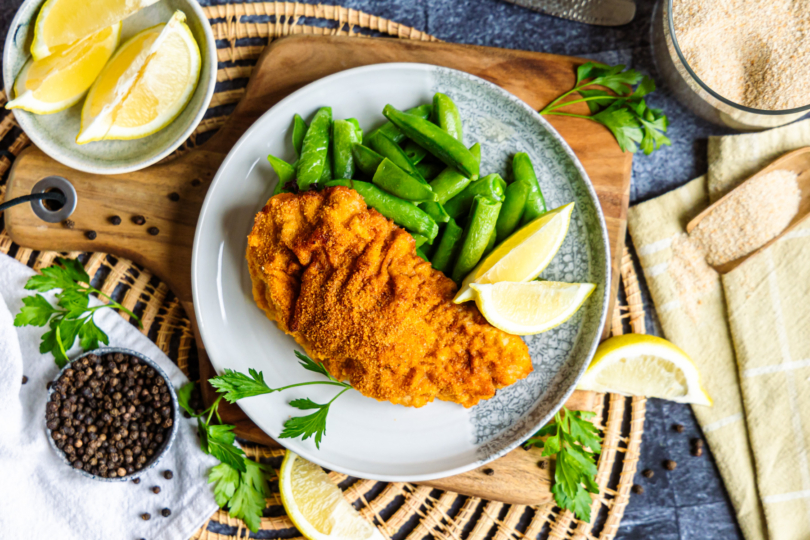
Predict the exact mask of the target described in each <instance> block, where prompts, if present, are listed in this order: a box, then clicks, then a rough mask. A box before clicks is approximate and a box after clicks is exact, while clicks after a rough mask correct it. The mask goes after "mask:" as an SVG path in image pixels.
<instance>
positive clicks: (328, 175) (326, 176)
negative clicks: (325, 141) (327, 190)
mask: <svg viewBox="0 0 810 540" xmlns="http://www.w3.org/2000/svg"><path fill="white" fill-rule="evenodd" d="M329 135H330V137H329V139H330V140H329V146H327V147H326V161H325V162H324V164H323V172H322V173H321V179H320V180H318V182H320V184H321V185H324V184H325V183H327V182H328V181H329V180H331V179H332V178H333V175H332V160H333V159H334V158H333V157H332V154H333V153H334V141H333V140H331V139H332V137H331V135H332V126H331V124H330V125H329Z"/></svg>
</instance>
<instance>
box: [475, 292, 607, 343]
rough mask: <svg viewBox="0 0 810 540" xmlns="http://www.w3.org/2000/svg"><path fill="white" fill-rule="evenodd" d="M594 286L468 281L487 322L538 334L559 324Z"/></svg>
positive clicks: (511, 330)
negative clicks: (470, 282)
mask: <svg viewBox="0 0 810 540" xmlns="http://www.w3.org/2000/svg"><path fill="white" fill-rule="evenodd" d="M595 288H596V286H595V285H592V284H590V283H559V282H555V281H529V282H527V283H521V282H517V283H516V282H511V281H502V282H500V283H494V284H491V283H472V284H470V289H471V290H472V292H473V297H474V299H475V305H477V306H478V310H479V311H480V312H481V314H482V315H483V316H484V318H485V319H486V320H487V321H489V324H491V325H492V326H494V327H495V328H499V329H501V330H503V331H504V332H506V333H508V334H516V335H518V336H528V335H531V334H539V333H540V332H546V331H548V330H551V329H552V328H554V327H555V326H559V325H561V324H562V323H564V322H565V321H567V320H568V319H570V318H571V317H572V316H573V315H574V313H576V312H577V310H578V309H579V308H580V307H581V306H582V304H584V303H585V300H587V299H588V297H589V296H590V295H591V293H592V292H593V290H594V289H595Z"/></svg>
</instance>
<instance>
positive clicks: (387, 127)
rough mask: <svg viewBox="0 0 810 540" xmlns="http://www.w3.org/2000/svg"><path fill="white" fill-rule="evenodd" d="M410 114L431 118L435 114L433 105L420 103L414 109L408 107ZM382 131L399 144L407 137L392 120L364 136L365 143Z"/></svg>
mask: <svg viewBox="0 0 810 540" xmlns="http://www.w3.org/2000/svg"><path fill="white" fill-rule="evenodd" d="M406 112H407V113H408V114H413V115H416V116H419V117H420V118H425V119H427V118H430V115H431V114H433V105H430V104H428V105H419V106H418V107H414V108H413V109H408V110H407V111H406ZM377 132H380V133H382V134H383V135H385V136H386V137H388V138H389V139H391V140H392V141H394V142H395V143H397V144H399V143H401V142H402V141H403V140H404V139H405V134H404V133H402V132H401V131H400V130H399V128H397V126H395V125H394V124H392V123H391V122H386V123H385V124H383V125H381V126H380V127H378V128H377V129H375V130H373V131H372V132H370V133H368V134H367V135H366V136H365V137H364V138H363V144H365V145H366V146H368V138H369V137H371V136H372V135H373V134H375V133H377Z"/></svg>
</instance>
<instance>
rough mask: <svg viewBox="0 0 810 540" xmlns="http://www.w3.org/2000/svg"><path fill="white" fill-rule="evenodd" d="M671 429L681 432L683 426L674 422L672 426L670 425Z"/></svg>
mask: <svg viewBox="0 0 810 540" xmlns="http://www.w3.org/2000/svg"><path fill="white" fill-rule="evenodd" d="M672 429H674V430H675V431H677V432H678V433H683V430H684V429H685V428H684V427H683V424H675V425H674V426H672Z"/></svg>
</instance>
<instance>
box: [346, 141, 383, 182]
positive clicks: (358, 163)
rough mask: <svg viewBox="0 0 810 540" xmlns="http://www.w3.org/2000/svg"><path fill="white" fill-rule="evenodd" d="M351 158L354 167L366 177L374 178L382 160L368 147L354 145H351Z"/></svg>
mask: <svg viewBox="0 0 810 540" xmlns="http://www.w3.org/2000/svg"><path fill="white" fill-rule="evenodd" d="M352 157H353V158H354V165H355V167H357V168H358V169H360V170H361V171H363V173H364V174H366V175H367V176H368V177H372V176H374V173H375V172H377V167H379V166H380V163H382V160H383V157H382V156H381V155H380V154H378V153H377V152H375V151H374V150H372V149H371V148H369V147H368V146H363V145H362V144H356V143H355V144H353V145H352Z"/></svg>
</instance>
